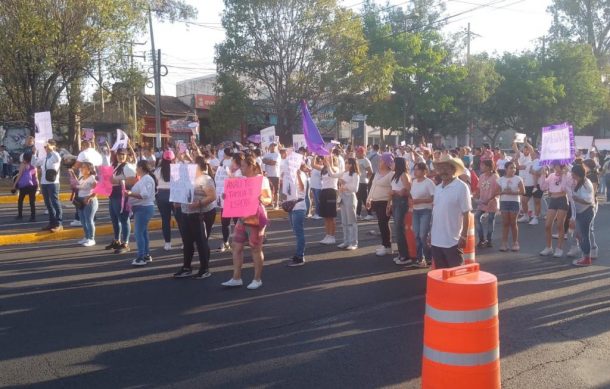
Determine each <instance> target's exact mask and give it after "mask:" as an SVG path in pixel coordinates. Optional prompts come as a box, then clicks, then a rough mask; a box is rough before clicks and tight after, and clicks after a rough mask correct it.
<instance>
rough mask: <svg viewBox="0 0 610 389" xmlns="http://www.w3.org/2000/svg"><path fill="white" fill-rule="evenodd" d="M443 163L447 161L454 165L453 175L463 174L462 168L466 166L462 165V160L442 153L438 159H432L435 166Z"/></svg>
mask: <svg viewBox="0 0 610 389" xmlns="http://www.w3.org/2000/svg"><path fill="white" fill-rule="evenodd" d="M443 163H448V164H450V165H453V167H455V174H454V177H458V176H461V175H462V174H464V170H466V168H465V167H464V162H462V160H461V159H459V158H453V157H451V156H450V155H448V154H447V155H443V156H441V157H440V158H439V159H437V160H436V161H434V166H437V165H440V164H443Z"/></svg>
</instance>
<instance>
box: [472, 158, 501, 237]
mask: <svg viewBox="0 0 610 389" xmlns="http://www.w3.org/2000/svg"><path fill="white" fill-rule="evenodd" d="M498 178H500V176H498V174H497V173H496V169H495V166H494V161H493V159H485V160H482V161H481V175H480V176H479V187H478V189H477V191H476V192H475V193H474V196H475V198H476V199H478V201H479V202H478V207H477V211H476V212H475V214H474V222H475V225H476V229H477V234H478V235H479V244H478V245H477V247H478V248H484V247H492V245H491V236H492V234H493V232H494V222H495V218H496V212H497V211H498V196H499V195H500V186H499V185H498ZM483 215H487V235H485V231H484V228H483V222H482V221H481V219H482V218H483Z"/></svg>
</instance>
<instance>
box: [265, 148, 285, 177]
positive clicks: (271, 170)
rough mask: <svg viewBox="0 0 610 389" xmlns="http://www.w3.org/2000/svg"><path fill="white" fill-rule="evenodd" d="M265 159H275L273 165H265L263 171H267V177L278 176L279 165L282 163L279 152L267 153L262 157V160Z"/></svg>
mask: <svg viewBox="0 0 610 389" xmlns="http://www.w3.org/2000/svg"><path fill="white" fill-rule="evenodd" d="M265 159H269V160H273V161H275V165H265V173H267V177H279V176H280V165H281V163H282V157H281V156H280V153H267V154H265V156H264V157H263V160H265Z"/></svg>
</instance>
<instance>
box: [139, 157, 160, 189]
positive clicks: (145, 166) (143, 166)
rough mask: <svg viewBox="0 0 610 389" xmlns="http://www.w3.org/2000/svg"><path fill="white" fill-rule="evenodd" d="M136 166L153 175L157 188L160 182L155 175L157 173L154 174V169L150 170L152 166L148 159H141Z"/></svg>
mask: <svg viewBox="0 0 610 389" xmlns="http://www.w3.org/2000/svg"><path fill="white" fill-rule="evenodd" d="M136 167H139V168H140V169H142V171H143V172H144V174H148V175H149V176H151V177H152V179H153V181H154V182H155V188H156V187H157V186H158V185H159V182H158V181H157V177H155V175H154V174H153V172H152V170H150V166H149V165H148V161H146V160H140V161H138V163H137V165H136Z"/></svg>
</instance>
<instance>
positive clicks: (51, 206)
mask: <svg viewBox="0 0 610 389" xmlns="http://www.w3.org/2000/svg"><path fill="white" fill-rule="evenodd" d="M56 145H57V144H56V143H55V141H54V140H53V139H49V140H48V141H47V144H46V145H45V146H44V147H45V150H46V152H47V156H46V157H45V158H40V157H36V160H35V162H34V165H36V166H40V168H41V177H42V179H41V180H40V181H41V183H40V189H41V192H42V197H43V198H44V204H45V206H46V207H47V211H48V212H49V224H48V225H47V226H45V227H43V228H42V229H43V230H47V231H51V232H59V231H62V230H63V229H64V227H63V225H62V220H63V216H62V209H61V202H60V201H59V169H60V166H61V157H60V156H59V153H58V152H56V151H55V147H56Z"/></svg>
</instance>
